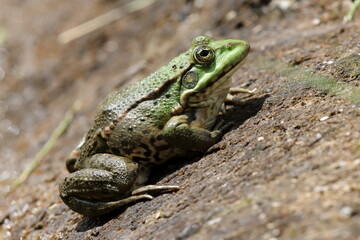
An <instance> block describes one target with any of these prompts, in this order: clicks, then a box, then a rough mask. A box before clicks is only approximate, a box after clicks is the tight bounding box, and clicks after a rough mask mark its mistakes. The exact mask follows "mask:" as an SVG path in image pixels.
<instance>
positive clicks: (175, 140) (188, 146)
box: [163, 115, 230, 151]
mask: <svg viewBox="0 0 360 240" xmlns="http://www.w3.org/2000/svg"><path fill="white" fill-rule="evenodd" d="M229 127H230V124H225V125H222V126H218V127H215V129H214V130H213V131H209V130H207V129H204V128H200V127H196V126H191V124H190V122H189V118H188V116H187V115H177V116H174V117H172V118H171V119H170V120H169V121H168V122H167V123H166V125H165V126H164V128H163V133H164V137H165V140H166V141H168V142H169V143H170V144H171V145H173V146H177V147H179V148H182V149H185V150H189V151H205V150H206V149H208V148H209V147H211V146H212V145H214V144H215V143H216V142H218V141H219V140H220V138H221V137H222V135H223V134H224V132H225V130H226V129H228V128H229Z"/></svg>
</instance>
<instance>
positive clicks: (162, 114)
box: [79, 51, 190, 161]
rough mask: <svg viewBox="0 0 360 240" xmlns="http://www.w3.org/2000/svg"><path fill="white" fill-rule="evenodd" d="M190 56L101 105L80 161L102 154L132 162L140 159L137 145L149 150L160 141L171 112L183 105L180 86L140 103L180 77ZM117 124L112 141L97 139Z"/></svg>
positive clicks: (172, 62) (184, 56) (187, 54)
mask: <svg viewBox="0 0 360 240" xmlns="http://www.w3.org/2000/svg"><path fill="white" fill-rule="evenodd" d="M189 54H190V53H189V51H188V52H185V53H183V54H181V55H179V56H178V57H176V58H175V59H173V60H172V61H170V62H169V63H167V64H166V65H164V66H163V67H161V68H160V69H159V70H158V71H156V72H154V73H152V74H151V75H149V76H148V77H146V78H144V79H143V80H141V81H139V82H137V83H135V84H133V85H130V86H128V87H126V88H124V89H120V90H117V91H115V92H113V93H111V94H110V95H109V96H108V97H107V98H106V99H105V100H104V102H103V103H102V104H101V105H100V107H99V109H98V111H97V114H96V118H95V120H94V122H93V123H92V125H91V127H90V129H89V131H88V133H87V134H86V138H85V142H84V144H83V146H82V147H81V153H80V157H79V159H80V161H81V159H84V158H85V157H87V156H90V155H93V154H96V153H98V152H113V153H115V154H118V155H126V156H127V157H130V158H132V156H133V155H139V154H134V150H135V147H134V144H135V143H137V144H138V145H139V144H140V145H142V146H143V147H145V145H148V143H149V141H150V140H151V139H153V138H154V137H155V138H156V137H158V132H159V131H160V129H161V128H162V126H163V125H164V124H165V123H166V122H167V120H168V119H170V117H171V116H172V115H171V109H172V108H173V107H174V106H175V105H177V104H178V102H179V89H180V86H179V83H178V81H174V82H173V83H172V84H171V85H170V86H169V87H167V89H166V90H165V91H164V92H161V94H159V95H158V96H156V98H155V99H151V100H144V101H140V102H139V99H142V98H144V97H146V96H148V95H149V94H150V93H151V92H152V91H154V90H155V89H157V88H159V86H161V85H162V84H163V83H164V82H165V81H166V80H168V79H170V78H172V77H173V76H176V75H177V73H178V72H179V71H180V70H181V69H182V68H184V67H186V66H187V65H188V64H189ZM179 77H181V76H179ZM136 102H138V103H136ZM123 113H125V114H123ZM119 116H121V117H120V118H119ZM114 121H116V126H115V128H114V129H113V130H112V131H111V133H110V139H109V140H104V139H101V138H99V137H97V136H96V134H97V133H98V132H99V130H104V129H105V128H106V127H108V126H110V125H111V124H112V123H114ZM160 137H161V136H160ZM95 142H96V143H95ZM145 152H146V151H145ZM140 155H141V158H142V159H144V158H146V157H148V154H140Z"/></svg>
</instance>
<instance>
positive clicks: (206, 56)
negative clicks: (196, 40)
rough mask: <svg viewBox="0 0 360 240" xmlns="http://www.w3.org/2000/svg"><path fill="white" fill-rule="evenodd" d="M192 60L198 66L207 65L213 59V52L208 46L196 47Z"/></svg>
mask: <svg viewBox="0 0 360 240" xmlns="http://www.w3.org/2000/svg"><path fill="white" fill-rule="evenodd" d="M194 59H195V61H196V62H197V63H198V64H201V65H208V64H210V63H211V62H212V61H213V60H214V59H215V51H214V49H212V48H211V47H209V46H198V47H196V48H195V50H194Z"/></svg>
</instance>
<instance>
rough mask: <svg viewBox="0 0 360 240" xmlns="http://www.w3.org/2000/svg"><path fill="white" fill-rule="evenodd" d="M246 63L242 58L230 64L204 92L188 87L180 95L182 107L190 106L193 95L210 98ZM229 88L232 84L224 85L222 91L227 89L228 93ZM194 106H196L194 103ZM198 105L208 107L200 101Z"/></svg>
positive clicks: (205, 87)
mask: <svg viewBox="0 0 360 240" xmlns="http://www.w3.org/2000/svg"><path fill="white" fill-rule="evenodd" d="M244 63H245V59H241V61H239V62H238V63H236V64H233V65H229V66H228V67H227V68H226V69H225V70H224V71H223V72H222V73H221V74H220V75H218V77H215V78H214V79H217V80H215V81H211V82H210V83H209V84H208V85H206V86H204V87H203V88H202V89H205V90H206V91H204V92H203V91H199V89H188V90H186V91H184V92H183V93H182V95H181V97H180V105H181V106H182V109H185V108H187V107H189V99H190V97H191V96H194V95H197V96H198V97H199V98H202V99H208V97H210V96H212V94H213V93H214V91H216V88H218V87H220V88H221V84H222V83H226V81H227V80H228V79H229V78H230V77H231V75H233V74H234V72H235V71H237V70H238V69H239V68H240V67H241V66H242V65H243V64H244ZM229 89H230V86H229V87H227V86H226V87H225V86H224V88H222V91H226V93H228V91H229ZM192 107H195V106H194V105H193V106H192ZM198 107H207V105H206V104H205V105H204V104H202V103H201V102H199V103H198Z"/></svg>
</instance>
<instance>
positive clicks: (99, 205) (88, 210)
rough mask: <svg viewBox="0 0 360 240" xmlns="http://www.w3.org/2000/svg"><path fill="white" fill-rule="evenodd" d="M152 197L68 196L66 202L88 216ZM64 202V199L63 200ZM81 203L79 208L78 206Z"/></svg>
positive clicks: (73, 208)
mask: <svg viewBox="0 0 360 240" xmlns="http://www.w3.org/2000/svg"><path fill="white" fill-rule="evenodd" d="M153 198H154V197H152V196H151V195H149V194H141V195H136V196H130V197H128V198H124V199H120V200H115V201H106V202H105V201H96V202H94V201H89V200H86V199H80V198H76V197H68V198H67V199H66V204H67V205H68V206H69V207H70V208H71V209H72V210H74V211H76V212H79V213H81V214H83V215H85V216H88V217H97V216H100V215H104V214H107V213H109V212H111V211H112V210H115V209H119V208H120V207H122V206H124V205H127V204H130V203H133V202H137V201H140V200H151V199H153ZM63 200H64V199H63ZM64 202H65V201H64ZM80 205H81V208H79V206H80Z"/></svg>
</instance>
